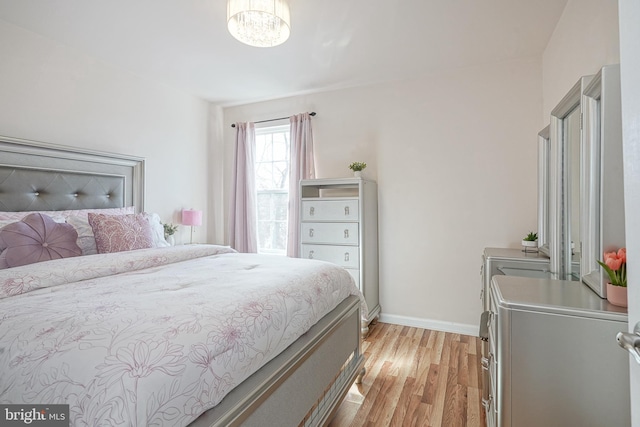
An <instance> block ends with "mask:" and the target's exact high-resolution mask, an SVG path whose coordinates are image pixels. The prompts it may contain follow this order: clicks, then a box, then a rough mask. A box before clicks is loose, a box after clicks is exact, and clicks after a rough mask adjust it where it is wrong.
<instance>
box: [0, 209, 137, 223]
mask: <svg viewBox="0 0 640 427" xmlns="http://www.w3.org/2000/svg"><path fill="white" fill-rule="evenodd" d="M89 212H92V213H101V214H105V215H127V214H133V213H135V212H136V211H135V208H134V207H133V206H128V207H126V208H106V209H71V210H66V211H29V212H0V220H9V219H12V220H14V221H20V220H21V219H22V218H24V217H25V216H27V215H29V214H32V213H41V214H44V215H48V216H50V217H52V218H54V219H55V217H60V216H63V217H65V218H68V217H71V216H79V217H85V218H86V217H87V214H88V213H89Z"/></svg>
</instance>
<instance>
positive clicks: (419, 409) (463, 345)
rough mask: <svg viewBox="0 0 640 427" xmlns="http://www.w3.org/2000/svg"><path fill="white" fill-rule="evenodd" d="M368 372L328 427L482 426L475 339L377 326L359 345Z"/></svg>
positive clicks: (477, 340)
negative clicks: (360, 345)
mask: <svg viewBox="0 0 640 427" xmlns="http://www.w3.org/2000/svg"><path fill="white" fill-rule="evenodd" d="M362 350H363V352H364V355H365V358H366V361H365V367H366V368H367V374H366V375H365V377H364V379H363V381H362V384H360V385H354V386H353V387H352V388H351V390H350V391H349V394H348V395H347V397H346V399H345V401H344V402H343V403H342V405H341V406H340V408H339V410H338V412H337V414H336V416H335V418H334V419H333V420H332V421H331V423H330V424H329V427H347V426H349V427H356V426H366V427H374V426H375V427H386V426H402V427H405V426H407V427H408V426H416V427H485V426H486V424H485V420H484V412H483V409H482V406H481V403H480V399H481V396H482V379H481V368H480V339H478V338H477V337H471V336H467V335H458V334H451V333H446V332H438V331H431V330H426V329H419V328H411V327H408V326H398V325H391V324H387V323H377V324H376V325H374V326H373V327H372V328H371V331H370V333H369V336H368V337H367V338H366V339H365V341H364V342H363V345H362Z"/></svg>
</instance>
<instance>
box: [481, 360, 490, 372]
mask: <svg viewBox="0 0 640 427" xmlns="http://www.w3.org/2000/svg"><path fill="white" fill-rule="evenodd" d="M480 364H481V365H482V369H484V370H485V371H488V370H489V359H487V358H486V357H483V358H482V359H480Z"/></svg>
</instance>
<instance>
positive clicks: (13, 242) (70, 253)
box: [0, 213, 82, 267]
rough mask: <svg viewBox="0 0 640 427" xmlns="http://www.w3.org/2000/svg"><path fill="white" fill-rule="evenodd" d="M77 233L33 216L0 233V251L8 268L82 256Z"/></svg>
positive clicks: (7, 227)
mask: <svg viewBox="0 0 640 427" xmlns="http://www.w3.org/2000/svg"><path fill="white" fill-rule="evenodd" d="M77 238H78V233H77V232H76V230H75V229H74V228H73V227H72V226H70V225H69V224H60V223H57V222H55V221H54V220H53V218H51V217H49V216H47V215H44V214H41V213H34V214H30V215H27V216H26V217H25V218H24V219H23V220H22V221H18V222H14V223H11V224H9V225H6V226H5V227H3V228H2V229H1V230H0V250H4V251H3V253H2V256H3V261H4V263H6V265H7V266H8V267H18V266H21V265H27V264H33V263H36V262H42V261H49V260H52V259H60V258H69V257H75V256H80V255H82V251H81V250H80V247H79V246H78V245H77V243H76V239H77Z"/></svg>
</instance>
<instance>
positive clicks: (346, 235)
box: [344, 230, 349, 239]
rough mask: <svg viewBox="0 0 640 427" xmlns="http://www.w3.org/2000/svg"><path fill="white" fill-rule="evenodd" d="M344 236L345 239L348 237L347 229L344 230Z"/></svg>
mask: <svg viewBox="0 0 640 427" xmlns="http://www.w3.org/2000/svg"><path fill="white" fill-rule="evenodd" d="M344 238H345V239H348V238H349V230H344Z"/></svg>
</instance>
